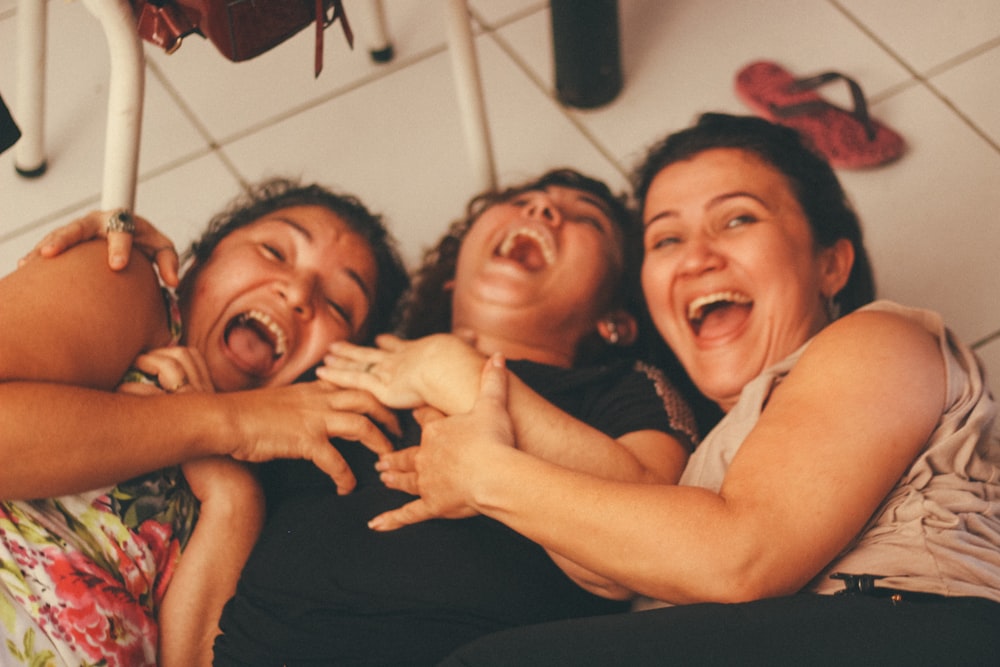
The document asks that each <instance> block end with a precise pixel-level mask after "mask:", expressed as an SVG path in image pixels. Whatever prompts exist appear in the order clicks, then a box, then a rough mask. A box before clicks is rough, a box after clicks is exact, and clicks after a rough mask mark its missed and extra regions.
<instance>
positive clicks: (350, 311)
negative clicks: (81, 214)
mask: <svg viewBox="0 0 1000 667" xmlns="http://www.w3.org/2000/svg"><path fill="white" fill-rule="evenodd" d="M90 217H91V219H93V218H99V217H100V216H99V215H97V214H95V215H92V216H90ZM114 220H115V221H116V222H117V223H119V224H120V223H122V222H127V220H124V221H123V220H122V218H121V217H116V218H115V219H114ZM91 221H93V220H91ZM106 253H107V250H106V249H105V246H104V244H103V243H99V244H95V243H89V244H83V245H80V246H78V247H75V248H73V249H72V250H69V251H68V252H66V253H64V254H62V255H61V256H59V257H57V258H54V259H48V260H45V261H38V260H36V261H30V262H26V263H24V264H23V265H22V266H21V267H20V268H19V269H18V270H17V271H15V272H14V273H12V274H10V275H8V276H6V277H4V278H3V279H2V280H0V304H2V306H0V433H2V434H3V436H2V437H0V452H2V459H3V461H4V463H3V466H2V473H0V499H2V500H0V618H2V620H3V623H2V625H0V634H2V635H3V637H4V638H5V639H6V641H5V642H4V648H3V649H0V650H2V651H3V652H4V654H3V657H2V658H0V663H2V664H5V665H8V664H23V665H39V664H45V665H67V666H71V667H78V666H83V665H95V664H107V665H118V666H121V667H135V666H139V665H155V664H161V665H183V666H184V667H189V666H190V665H200V664H209V663H210V661H211V642H212V640H213V638H214V635H215V634H216V626H217V621H218V616H219V613H220V610H221V608H222V605H223V604H224V602H225V600H226V599H227V598H228V597H229V595H231V594H232V590H233V588H234V587H235V583H236V579H237V577H238V574H239V571H240V567H241V566H242V563H243V562H244V561H245V559H246V556H247V554H248V553H249V551H250V548H251V547H252V545H253V541H254V539H255V538H256V536H257V533H258V532H259V529H260V525H261V523H262V521H263V507H262V498H261V494H260V490H259V487H258V485H257V483H256V481H255V480H254V478H253V477H252V476H251V475H250V474H249V472H248V471H247V470H245V469H244V468H243V466H242V465H241V464H240V463H237V461H235V460H234V459H241V460H243V461H264V460H268V459H272V458H276V457H296V458H303V459H309V460H311V461H313V462H314V463H315V465H316V466H318V468H319V469H322V471H323V472H324V473H326V474H327V475H329V476H330V477H332V478H333V481H331V484H336V485H337V487H338V488H339V489H340V490H341V491H347V490H349V489H350V488H351V487H352V486H353V485H354V479H353V476H352V475H351V473H350V471H349V470H348V469H347V468H346V465H345V463H344V461H343V459H342V458H341V457H340V456H339V454H337V452H336V451H335V450H334V449H333V448H332V447H330V446H329V444H328V438H329V437H330V436H334V435H342V436H347V437H351V438H353V439H358V440H361V441H363V442H364V443H365V444H366V445H367V446H370V447H372V448H373V449H375V450H376V451H385V450H387V449H388V448H389V447H390V445H389V442H388V441H387V440H386V438H385V436H383V435H382V433H381V432H380V431H379V430H378V429H377V428H376V427H375V425H374V424H372V423H371V422H370V421H369V420H368V419H365V418H364V417H362V416H360V415H359V414H358V413H359V412H368V413H369V414H371V415H372V416H373V417H375V418H377V419H379V420H380V421H384V422H387V423H392V422H393V418H392V416H391V415H389V414H387V413H386V412H385V411H384V410H382V409H380V408H379V407H378V406H377V405H376V404H375V402H374V401H373V400H372V399H371V397H365V396H364V395H362V394H360V393H359V392H345V391H342V390H337V389H335V388H332V387H329V386H324V384H322V383H311V384H299V385H296V386H294V387H282V385H289V384H291V383H292V382H293V381H294V380H296V379H297V378H298V377H299V376H300V375H301V374H302V373H304V372H305V371H307V370H308V369H309V368H311V367H312V366H314V365H315V364H316V363H318V362H319V361H320V360H321V358H322V356H323V354H324V353H325V351H326V348H327V346H328V345H329V344H330V343H331V342H333V341H335V340H340V339H346V340H352V341H358V342H360V341H364V340H367V339H368V337H369V336H370V334H371V333H373V332H376V331H379V330H381V329H383V328H384V327H385V326H386V324H385V323H386V319H385V317H384V314H385V313H387V312H390V311H391V310H392V307H393V303H394V302H395V300H396V299H397V298H398V296H399V294H400V293H401V292H402V291H403V289H404V288H405V286H406V284H407V282H408V281H407V278H406V274H405V271H404V270H403V269H402V265H401V263H400V262H399V259H398V257H397V255H396V252H395V249H394V248H393V246H392V243H391V242H390V240H389V239H388V237H387V234H386V231H385V229H384V227H383V226H382V223H381V221H380V220H379V219H378V218H377V217H376V216H373V215H372V214H371V213H369V212H368V211H367V209H365V208H364V207H363V206H362V205H361V204H360V203H359V202H357V201H356V200H355V199H353V198H351V197H346V196H340V195H336V194H334V193H331V192H328V191H326V190H324V189H322V188H320V187H318V186H305V187H300V186H297V185H296V184H294V183H290V182H285V181H272V182H269V183H266V184H263V185H261V186H260V187H258V188H256V189H254V190H253V191H252V192H251V193H249V195H248V196H247V197H246V198H243V199H240V200H238V201H237V202H235V203H234V205H233V207H232V208H231V209H230V210H228V211H227V212H225V213H223V214H220V215H219V216H217V217H216V218H215V219H214V220H213V222H212V224H211V225H210V227H209V230H208V232H207V233H206V234H205V235H204V236H203V237H202V238H201V239H200V240H199V242H198V243H196V244H195V246H194V247H193V250H192V254H193V264H192V265H191V267H190V269H189V270H188V271H187V272H186V274H185V276H184V278H183V280H182V281H181V283H180V286H179V288H178V291H177V299H176V300H175V299H174V298H173V296H172V295H170V294H167V293H165V292H164V291H163V290H162V289H161V287H160V286H159V285H158V283H157V278H156V274H155V273H154V271H153V269H152V265H151V264H150V262H149V261H147V260H146V259H145V258H143V257H141V256H140V257H135V258H133V259H132V261H131V262H130V263H129V266H128V267H127V268H125V269H123V270H122V271H121V272H118V273H114V272H112V271H110V270H109V269H108V268H107V267H106V266H105V264H106V260H105V255H106ZM161 259H165V258H161ZM164 267H165V268H166V270H167V273H168V274H169V273H171V271H170V268H171V266H170V264H169V263H165V264H161V268H164ZM182 322H183V327H182V326H181V323H182ZM116 389H118V391H116ZM249 389H254V391H245V390H249ZM178 464H181V465H178ZM123 480H129V481H123ZM182 552H183V555H182Z"/></svg>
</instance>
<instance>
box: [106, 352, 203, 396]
mask: <svg viewBox="0 0 1000 667" xmlns="http://www.w3.org/2000/svg"><path fill="white" fill-rule="evenodd" d="M132 366H133V368H135V369H137V370H139V371H142V372H143V373H144V374H145V375H147V376H150V377H155V378H156V379H157V383H158V384H159V387H157V386H155V385H152V384H144V383H141V382H126V383H123V384H121V385H120V386H119V387H118V391H120V392H123V393H128V394H137V395H150V394H156V393H166V394H177V393H181V392H205V393H215V387H214V386H213V385H212V380H211V377H209V374H208V366H207V365H206V364H205V359H204V358H203V357H202V356H201V353H200V352H198V350H196V349H195V348H193V347H182V346H178V345H175V346H172V347H161V348H158V349H155V350H151V351H149V352H146V353H145V354H141V355H139V356H138V357H136V360H135V361H134V362H132Z"/></svg>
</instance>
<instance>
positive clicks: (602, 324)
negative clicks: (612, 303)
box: [597, 310, 639, 347]
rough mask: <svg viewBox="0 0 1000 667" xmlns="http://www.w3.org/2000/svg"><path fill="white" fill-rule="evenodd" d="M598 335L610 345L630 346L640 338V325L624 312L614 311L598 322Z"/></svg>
mask: <svg viewBox="0 0 1000 667" xmlns="http://www.w3.org/2000/svg"><path fill="white" fill-rule="evenodd" d="M597 333H598V334H600V336H601V338H603V339H604V340H605V341H606V342H607V343H608V344H609V345H622V346H626V347H627V346H629V345H631V344H632V343H634V342H635V339H636V338H637V337H638V336H639V325H638V323H637V322H636V321H635V318H634V317H632V315H631V314H630V313H628V312H626V311H624V310H614V311H611V312H610V313H607V314H605V315H604V317H602V318H601V319H599V320H598V321H597Z"/></svg>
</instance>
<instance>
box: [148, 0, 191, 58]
mask: <svg viewBox="0 0 1000 667" xmlns="http://www.w3.org/2000/svg"><path fill="white" fill-rule="evenodd" d="M132 9H133V11H134V12H135V13H136V14H138V15H137V16H136V28H137V29H138V31H139V36H140V37H142V38H143V39H145V40H146V41H147V42H151V43H152V44H155V45H157V46H159V47H160V48H162V49H163V50H164V51H166V52H167V53H173V52H174V51H176V50H177V49H179V48H180V46H181V42H182V41H183V39H184V37H186V36H187V35H190V34H191V33H193V32H195V31H197V26H195V25H194V23H192V22H191V20H190V19H189V18H188V17H187V14H185V13H184V11H183V10H182V9H180V8H179V7H178V6H177V5H175V4H173V3H171V2H168V1H166V0H133V2H132Z"/></svg>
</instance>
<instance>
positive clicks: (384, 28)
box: [359, 0, 395, 63]
mask: <svg viewBox="0 0 1000 667" xmlns="http://www.w3.org/2000/svg"><path fill="white" fill-rule="evenodd" d="M361 7H363V9H362V11H364V12H366V15H365V16H364V19H365V21H364V25H365V27H366V28H367V29H368V31H369V34H368V35H367V42H368V53H369V54H370V55H371V57H372V60H374V61H375V62H377V63H387V62H389V61H390V60H392V58H393V56H395V52H394V50H393V48H392V38H391V37H389V28H388V25H389V24H388V23H387V22H386V19H385V3H384V2H383V1H382V0H366V2H364V3H363V4H361V5H359V8H361Z"/></svg>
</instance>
